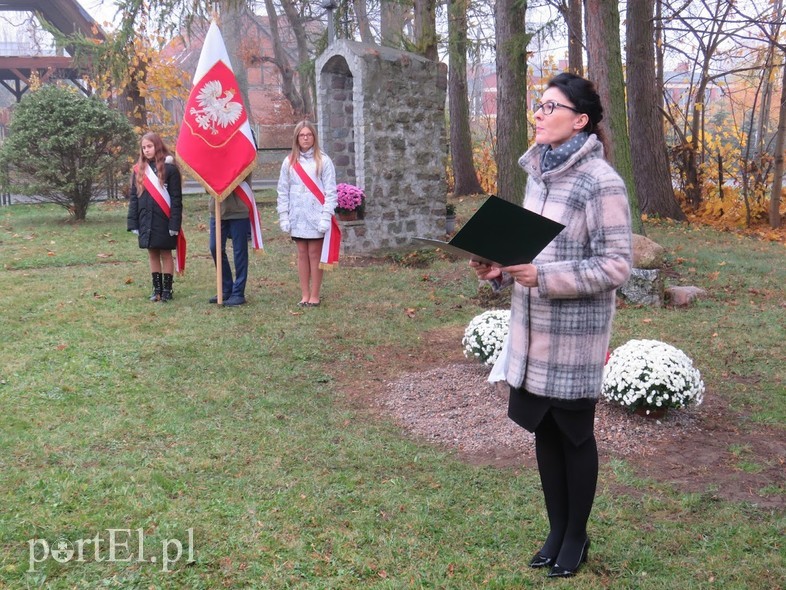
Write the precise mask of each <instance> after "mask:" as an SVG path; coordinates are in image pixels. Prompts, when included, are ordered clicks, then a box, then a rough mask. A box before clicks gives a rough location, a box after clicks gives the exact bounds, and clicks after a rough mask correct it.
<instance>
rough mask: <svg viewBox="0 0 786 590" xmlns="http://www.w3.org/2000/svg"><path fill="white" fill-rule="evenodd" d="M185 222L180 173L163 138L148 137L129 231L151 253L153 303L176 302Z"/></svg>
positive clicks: (142, 144) (130, 209)
mask: <svg viewBox="0 0 786 590" xmlns="http://www.w3.org/2000/svg"><path fill="white" fill-rule="evenodd" d="M167 197H168V198H167ZM167 209H168V211H167ZM182 218H183V193H182V189H181V182H180V170H178V168H177V166H176V165H175V163H174V159H173V158H172V156H171V155H170V154H169V150H168V149H167V147H166V146H165V145H164V142H163V140H162V139H161V137H160V136H159V135H158V134H157V133H145V134H144V135H143V136H142V140H141V142H140V147H139V159H138V161H137V163H136V165H135V166H134V174H133V175H132V176H131V191H130V202H129V204H128V231H131V232H134V233H135V234H137V235H138V236H139V247H140V248H146V249H147V253H148V258H149V260H150V272H151V274H152V276H153V294H152V296H151V297H150V301H169V300H170V299H172V275H173V273H174V270H175V262H174V259H173V257H172V250H173V249H175V248H176V247H177V236H178V234H179V233H180V224H181V221H182Z"/></svg>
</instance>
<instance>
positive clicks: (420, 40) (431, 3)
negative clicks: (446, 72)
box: [415, 0, 466, 61]
mask: <svg viewBox="0 0 786 590" xmlns="http://www.w3.org/2000/svg"><path fill="white" fill-rule="evenodd" d="M464 20H465V21H466V17H465V19H464ZM415 47H416V50H417V53H418V54H419V55H422V56H423V57H425V58H426V59H430V60H431V61H437V60H438V59H439V56H438V55H437V21H436V1H435V0H415ZM465 61H466V60H465Z"/></svg>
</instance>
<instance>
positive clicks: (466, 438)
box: [376, 362, 701, 463]
mask: <svg viewBox="0 0 786 590" xmlns="http://www.w3.org/2000/svg"><path fill="white" fill-rule="evenodd" d="M488 373H489V369H488V368H486V367H484V366H482V365H480V364H476V363H469V362H467V363H454V364H450V365H446V366H443V367H438V368H434V369H430V370H427V371H424V372H418V373H407V374H404V375H402V376H400V377H398V378H397V379H395V380H394V381H389V382H386V383H385V387H384V389H383V391H382V392H381V395H380V396H379V397H378V398H377V400H376V404H378V407H379V409H380V410H381V411H382V412H383V413H385V414H387V415H389V416H391V417H392V418H393V420H394V421H395V422H396V423H397V424H399V425H400V426H401V427H402V428H403V429H405V430H406V431H407V432H409V433H411V434H412V435H414V436H416V437H418V438H422V439H424V440H426V441H428V442H431V443H435V444H438V445H441V446H444V447H447V448H451V449H455V450H457V451H459V452H460V453H461V454H462V455H465V456H466V457H467V458H470V459H474V460H476V461H477V462H481V463H488V462H490V463H500V462H501V463H510V462H519V463H520V462H521V461H522V460H523V461H524V462H526V463H533V462H534V453H535V439H534V436H533V435H531V434H530V433H528V432H527V431H526V430H524V429H523V428H520V427H519V426H517V425H516V424H515V423H514V422H513V421H511V420H510V419H509V418H508V417H507V407H508V391H507V386H501V385H499V384H496V385H493V384H490V383H488V382H487V381H486V378H487V377H488ZM700 430H701V429H700V427H699V420H698V416H697V410H696V409H694V408H688V409H685V410H678V411H677V410H672V411H670V412H669V414H667V416H666V417H665V418H664V419H662V420H653V419H648V418H642V417H640V416H637V415H635V414H630V413H629V412H627V411H626V410H624V409H623V408H621V407H619V406H614V405H612V404H609V403H606V402H604V401H601V402H599V403H598V406H597V409H596V414H595V436H596V439H597V442H598V450H599V452H600V453H601V454H604V455H622V456H627V455H632V454H635V455H638V456H647V455H650V454H652V453H654V452H655V449H656V447H657V445H658V443H661V442H668V441H669V440H671V441H672V442H673V441H676V440H679V439H681V438H683V437H684V436H686V434H688V433H689V432H693V433H695V432H698V431H700Z"/></svg>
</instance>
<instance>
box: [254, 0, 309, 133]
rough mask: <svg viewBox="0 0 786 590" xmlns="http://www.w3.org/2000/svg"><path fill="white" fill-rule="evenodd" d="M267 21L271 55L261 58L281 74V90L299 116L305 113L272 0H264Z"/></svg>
mask: <svg viewBox="0 0 786 590" xmlns="http://www.w3.org/2000/svg"><path fill="white" fill-rule="evenodd" d="M265 9H266V11H267V16H268V23H269V25H270V36H271V41H272V42H273V57H272V58H263V59H265V61H269V62H270V63H272V64H274V65H275V66H276V67H277V68H278V71H279V74H280V75H281V92H282V93H283V95H284V96H285V97H286V98H287V100H288V101H289V104H291V105H292V110H293V111H294V114H295V116H296V117H298V118H301V117H303V116H304V115H305V114H306V112H307V111H306V110H305V104H304V101H303V97H302V96H301V95H300V92H299V91H298V89H297V87H296V86H295V70H294V69H292V66H291V65H290V63H289V59H288V58H287V55H286V52H285V51H284V46H283V44H282V43H281V34H280V32H279V29H278V14H277V13H276V9H275V7H274V6H273V0H265Z"/></svg>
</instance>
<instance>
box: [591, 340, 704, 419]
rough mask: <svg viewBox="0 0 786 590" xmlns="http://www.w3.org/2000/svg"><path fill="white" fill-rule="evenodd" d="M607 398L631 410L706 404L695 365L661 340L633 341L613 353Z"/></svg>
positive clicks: (606, 374) (606, 381)
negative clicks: (703, 402)
mask: <svg viewBox="0 0 786 590" xmlns="http://www.w3.org/2000/svg"><path fill="white" fill-rule="evenodd" d="M601 391H602V394H603V397H604V398H605V399H607V400H609V401H611V402H615V403H618V404H620V405H622V406H624V407H626V408H628V409H630V410H636V409H637V408H644V409H652V410H656V409H661V408H663V409H668V408H682V407H685V406H688V405H690V404H696V405H699V404H701V402H702V401H703V400H704V381H702V379H701V374H700V373H699V370H698V369H696V368H695V367H694V366H693V361H692V360H691V359H690V357H688V355H686V354H685V353H684V352H682V351H681V350H680V349H679V348H675V347H674V346H671V345H670V344H666V343H665V342H660V341H659V340H629V341H628V342H626V343H625V344H623V345H622V346H620V347H619V348H616V349H615V350H614V352H612V353H611V356H610V357H609V360H608V362H607V363H606V368H605V370H604V373H603V388H602V390H601Z"/></svg>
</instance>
